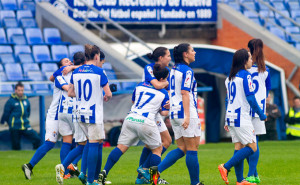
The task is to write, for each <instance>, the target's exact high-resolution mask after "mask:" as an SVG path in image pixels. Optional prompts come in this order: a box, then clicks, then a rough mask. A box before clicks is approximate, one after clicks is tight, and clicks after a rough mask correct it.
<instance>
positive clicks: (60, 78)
mask: <svg viewBox="0 0 300 185" xmlns="http://www.w3.org/2000/svg"><path fill="white" fill-rule="evenodd" d="M56 79H57V80H58V82H59V83H60V84H63V83H65V81H64V79H63V77H62V76H58V77H56Z"/></svg>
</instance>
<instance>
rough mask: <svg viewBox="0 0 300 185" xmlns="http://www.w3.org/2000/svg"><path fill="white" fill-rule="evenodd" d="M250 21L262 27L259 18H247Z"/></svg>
mask: <svg viewBox="0 0 300 185" xmlns="http://www.w3.org/2000/svg"><path fill="white" fill-rule="evenodd" d="M249 19H250V20H252V21H253V22H255V23H256V24H258V25H260V26H263V24H262V22H261V21H260V19H259V18H249Z"/></svg>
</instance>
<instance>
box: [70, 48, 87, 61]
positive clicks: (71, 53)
mask: <svg viewBox="0 0 300 185" xmlns="http://www.w3.org/2000/svg"><path fill="white" fill-rule="evenodd" d="M78 51H82V52H84V47H83V45H70V46H69V56H70V59H71V60H72V61H73V56H74V54H75V53H76V52H78Z"/></svg>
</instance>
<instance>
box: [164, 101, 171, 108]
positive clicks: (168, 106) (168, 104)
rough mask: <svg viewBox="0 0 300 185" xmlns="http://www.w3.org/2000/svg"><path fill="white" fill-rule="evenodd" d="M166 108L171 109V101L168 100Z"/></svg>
mask: <svg viewBox="0 0 300 185" xmlns="http://www.w3.org/2000/svg"><path fill="white" fill-rule="evenodd" d="M164 108H165V109H170V101H167V102H166V104H165V105H164Z"/></svg>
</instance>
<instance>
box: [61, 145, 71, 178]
mask: <svg viewBox="0 0 300 185" xmlns="http://www.w3.org/2000/svg"><path fill="white" fill-rule="evenodd" d="M71 147H72V144H71V143H65V142H63V144H62V146H61V149H60V161H61V164H62V163H63V162H64V160H65V158H66V157H67V155H68V153H69V152H70V151H71ZM68 173H69V170H68V169H67V168H65V174H68Z"/></svg>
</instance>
